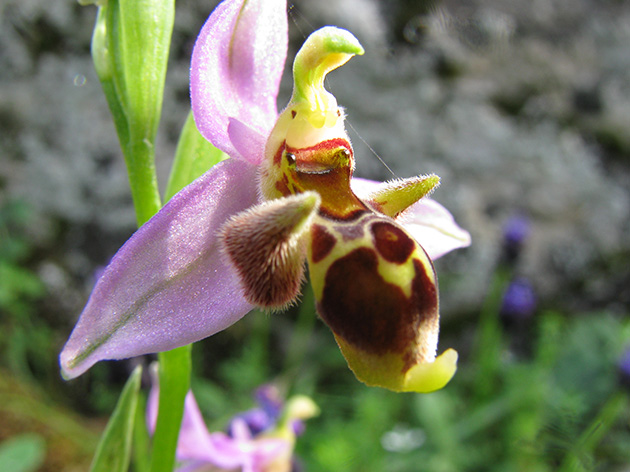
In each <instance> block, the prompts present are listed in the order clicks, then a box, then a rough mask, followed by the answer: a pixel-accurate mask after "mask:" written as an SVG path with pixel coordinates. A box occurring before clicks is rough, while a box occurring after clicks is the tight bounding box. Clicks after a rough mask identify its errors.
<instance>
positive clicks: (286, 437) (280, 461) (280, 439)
mask: <svg viewBox="0 0 630 472" xmlns="http://www.w3.org/2000/svg"><path fill="white" fill-rule="evenodd" d="M151 381H152V386H151V391H150V393H149V400H148V403H147V424H148V429H149V432H150V433H151V434H153V432H154V431H155V425H156V421H157V412H158V403H159V384H158V376H157V369H155V367H154V368H153V369H151ZM296 405H298V407H297V408H296ZM251 411H256V410H249V412H251ZM257 411H258V413H262V414H263V415H266V414H265V413H264V411H263V410H262V409H258V410H257ZM249 412H245V413H241V414H239V415H237V416H236V417H235V418H233V419H232V420H231V422H230V427H229V429H230V434H225V433H223V432H214V433H210V432H209V431H208V429H207V427H206V425H205V423H204V420H203V417H202V416H201V411H200V410H199V406H198V405H197V402H196V401H195V397H194V396H193V394H192V392H188V395H187V396H186V401H185V403H184V417H183V419H182V426H181V429H180V432H179V438H178V442H177V450H176V458H177V461H178V463H179V467H178V468H177V469H176V472H195V471H199V472H201V471H208V470H214V471H220V470H229V471H232V470H238V471H239V472H240V471H242V472H288V471H289V470H291V457H292V454H293V447H294V443H295V436H296V435H295V433H294V432H293V428H292V427H287V426H290V425H291V424H293V423H295V422H297V421H300V422H301V420H304V419H308V418H310V417H312V416H314V415H316V414H317V413H318V409H317V407H316V406H315V404H314V403H313V402H312V401H311V400H310V399H307V398H306V397H293V398H292V399H289V401H288V403H287V404H286V407H285V408H283V409H282V410H281V411H280V412H279V415H278V417H277V418H275V419H273V420H271V419H270V418H268V417H267V419H268V420H269V422H268V424H267V425H266V426H265V427H264V428H263V429H261V430H260V431H257V432H253V431H252V429H251V424H250V423H248V422H247V419H248V418H250V419H251V418H252V415H250V414H248V413H249ZM257 426H260V425H257Z"/></svg>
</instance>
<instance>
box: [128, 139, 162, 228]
mask: <svg viewBox="0 0 630 472" xmlns="http://www.w3.org/2000/svg"><path fill="white" fill-rule="evenodd" d="M135 134H136V133H133V130H132V132H131V136H130V139H129V143H127V145H126V146H124V147H123V153H124V154H125V162H126V163H127V171H128V173H129V185H130V187H131V196H132V198H133V204H134V207H135V210H136V221H137V223H138V226H139V227H140V226H142V225H143V224H144V223H146V222H147V221H148V220H149V219H150V218H151V217H152V216H153V215H155V214H156V213H157V212H158V211H159V210H160V208H162V203H161V201H160V192H159V189H158V182H157V177H156V172H155V147H154V145H153V142H152V141H151V140H149V139H148V138H145V137H143V136H136V135H135Z"/></svg>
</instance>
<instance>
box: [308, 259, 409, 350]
mask: <svg viewBox="0 0 630 472" xmlns="http://www.w3.org/2000/svg"><path fill="white" fill-rule="evenodd" d="M377 265H378V256H377V255H376V253H375V252H374V251H373V250H372V249H369V248H359V249H355V250H354V251H352V252H351V253H350V254H348V255H347V256H345V257H342V258H341V259H339V260H337V261H335V262H334V263H333V264H332V265H331V266H330V268H329V269H328V272H327V274H326V280H325V285H324V292H323V295H322V300H321V301H320V303H319V304H318V311H319V314H320V316H321V317H322V319H323V320H324V321H325V322H326V323H327V324H328V326H330V328H331V329H332V330H333V331H334V332H335V334H337V335H339V336H341V337H342V338H343V339H345V340H346V341H347V342H349V343H350V344H353V345H355V346H357V347H358V348H360V349H363V350H365V351H367V352H371V353H374V354H384V353H386V352H391V351H396V352H404V351H405V349H406V348H407V346H408V345H409V344H410V343H412V342H413V341H414V339H415V336H416V329H417V326H418V318H419V317H418V313H417V311H416V310H415V309H414V308H415V307H413V306H412V304H411V303H410V300H408V299H407V297H405V295H404V293H403V291H402V290H401V289H400V287H397V286H396V285H394V284H390V283H388V282H385V281H384V280H383V279H382V277H381V276H380V275H379V273H378V271H377Z"/></svg>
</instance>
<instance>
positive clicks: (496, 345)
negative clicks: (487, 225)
mask: <svg viewBox="0 0 630 472" xmlns="http://www.w3.org/2000/svg"><path fill="white" fill-rule="evenodd" d="M509 275H510V274H509V271H508V270H506V269H503V268H498V269H497V271H496V273H495V275H494V279H493V280H492V283H491V285H490V289H489V290H488V295H487V296H486V299H485V301H484V304H483V307H482V309H481V314H480V326H479V335H478V338H477V342H476V346H475V351H476V352H475V357H476V364H477V366H478V369H479V370H478V373H477V375H476V378H475V386H474V387H475V388H474V390H475V398H476V400H477V401H483V400H484V399H486V398H488V396H489V395H491V394H492V392H493V391H494V390H495V388H496V385H495V384H496V381H497V373H498V370H499V366H500V358H501V349H502V343H501V325H500V323H499V310H500V309H501V299H502V296H503V292H504V291H505V288H506V287H507V284H508V281H509Z"/></svg>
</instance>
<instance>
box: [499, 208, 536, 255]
mask: <svg viewBox="0 0 630 472" xmlns="http://www.w3.org/2000/svg"><path fill="white" fill-rule="evenodd" d="M530 231H531V223H530V220H529V218H527V217H526V216H525V215H523V214H521V213H517V214H515V215H513V216H511V217H510V218H509V219H508V220H507V221H506V222H505V224H504V225H503V257H504V259H505V262H507V263H508V264H513V263H514V262H515V261H516V260H517V259H518V257H519V255H520V253H521V251H522V249H523V246H524V244H525V241H526V240H527V238H528V237H529V233H530Z"/></svg>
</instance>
